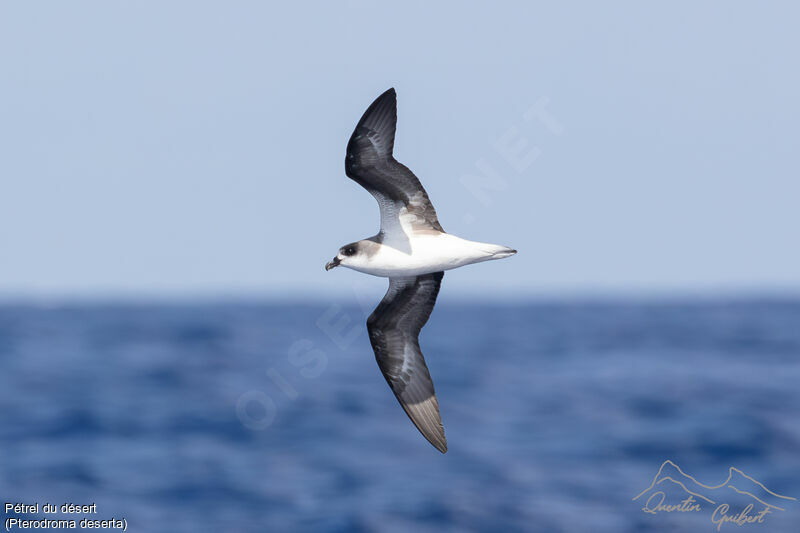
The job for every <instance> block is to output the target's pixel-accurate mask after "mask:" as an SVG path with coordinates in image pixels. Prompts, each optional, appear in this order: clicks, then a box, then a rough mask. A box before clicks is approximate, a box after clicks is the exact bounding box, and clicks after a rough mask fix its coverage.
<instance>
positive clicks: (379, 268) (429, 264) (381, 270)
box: [344, 233, 515, 277]
mask: <svg viewBox="0 0 800 533" xmlns="http://www.w3.org/2000/svg"><path fill="white" fill-rule="evenodd" d="M410 244H411V253H410V254H409V253H405V252H403V251H400V250H398V249H396V248H393V247H391V246H388V245H382V246H381V247H380V248H379V250H378V252H377V253H375V254H374V255H373V256H371V257H370V258H369V261H368V262H366V263H365V264H360V265H357V266H356V265H353V266H350V268H352V269H354V270H358V271H359V272H364V273H365V274H372V275H373V276H381V277H402V276H419V275H421V274H429V273H431V272H439V271H442V270H451V269H453V268H458V267H460V266H464V265H469V264H472V263H480V262H481V261H489V260H492V259H502V258H503V257H508V256H510V255H513V254H514V253H515V252H514V251H513V250H511V249H510V248H507V247H505V246H499V245H496V244H487V243H482V242H475V241H468V240H465V239H461V238H459V237H456V236H455V235H449V234H447V233H439V234H432V235H427V234H423V235H415V236H414V237H413V238H412V239H411V241H410ZM344 266H348V265H346V264H345V265H344Z"/></svg>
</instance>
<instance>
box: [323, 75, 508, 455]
mask: <svg viewBox="0 0 800 533" xmlns="http://www.w3.org/2000/svg"><path fill="white" fill-rule="evenodd" d="M396 125H397V96H396V95H395V92H394V89H389V90H388V91H386V92H385V93H383V94H382V95H380V96H379V97H378V98H377V99H376V100H375V101H374V102H372V105H370V106H369V107H368V108H367V110H366V111H365V112H364V115H363V116H362V117H361V120H359V121H358V125H357V126H356V129H355V131H353V135H352V136H351V137H350V141H349V142H348V143H347V156H346V158H345V162H344V168H345V173H346V174H347V176H348V177H349V178H350V179H352V180H353V181H355V182H356V183H358V184H359V185H361V186H362V187H364V188H365V189H366V190H367V191H368V192H369V193H370V194H371V195H372V196H374V197H375V199H376V200H377V201H378V205H379V206H380V210H381V229H380V231H379V232H378V234H377V235H375V236H374V237H369V238H368V239H363V240H360V241H356V242H353V243H350V244H346V245H344V246H342V247H341V248H340V249H339V253H338V254H336V257H334V258H333V259H332V260H331V261H330V262H329V263H328V264H326V265H325V270H330V269H332V268H334V267H337V266H344V267H347V268H352V269H353V270H357V271H359V272H364V273H365V274H372V275H373V276H381V277H385V278H389V290H387V291H386V295H385V296H384V297H383V300H381V302H380V304H378V307H377V308H375V311H373V313H372V314H371V315H370V316H369V318H368V319H367V331H368V332H369V340H370V342H371V344H372V349H373V351H374V352H375V358H376V359H377V360H378V366H379V367H380V369H381V372H383V375H384V377H385V378H386V381H387V382H388V383H389V386H390V387H391V389H392V391H393V392H394V394H395V396H397V399H398V401H399V402H400V405H402V406H403V409H404V410H405V412H406V414H407V415H408V417H409V418H410V419H411V421H412V422H413V423H414V425H415V426H417V429H419V431H420V433H422V435H423V436H424V437H425V438H426V439H428V441H429V442H430V443H431V444H433V445H434V446H435V447H436V449H438V450H439V451H440V452H442V453H445V452H446V451H447V440H446V439H445V436H444V427H443V426H442V418H441V416H440V415H439V402H438V400H437V399H436V393H435V392H434V390H433V381H432V380H431V375H430V373H429V372H428V367H427V366H426V365H425V359H424V358H423V357H422V351H421V350H420V347H419V332H420V330H421V329H422V327H423V326H424V325H425V323H426V322H427V321H428V317H429V316H430V314H431V311H432V310H433V306H434V304H435V303H436V296H437V294H438V293H439V286H440V285H441V283H442V277H443V276H444V271H445V270H450V269H453V268H458V267H460V266H464V265H469V264H472V263H480V262H482V261H491V260H494V259H503V258H504V257H509V256H511V255H514V254H515V253H517V251H516V250H512V249H511V248H507V247H505V246H499V245H497V244H486V243H482V242H474V241H468V240H465V239H461V238H459V237H456V236H455V235H450V234H449V233H445V231H444V230H443V229H442V226H441V224H439V219H438V218H437V216H436V210H435V209H434V208H433V204H431V201H430V199H429V198H428V194H427V193H426V192H425V189H423V188H422V185H421V184H420V182H419V180H418V179H417V177H416V176H415V175H414V173H413V172H411V171H410V170H409V169H408V168H406V167H405V166H404V165H403V164H402V163H399V162H397V161H396V160H395V158H394V157H393V155H392V150H393V148H394V134H395V127H396Z"/></svg>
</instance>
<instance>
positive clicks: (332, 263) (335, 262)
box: [325, 257, 341, 271]
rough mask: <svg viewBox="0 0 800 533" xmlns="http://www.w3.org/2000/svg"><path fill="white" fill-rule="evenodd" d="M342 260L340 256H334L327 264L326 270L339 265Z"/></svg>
mask: <svg viewBox="0 0 800 533" xmlns="http://www.w3.org/2000/svg"><path fill="white" fill-rule="evenodd" d="M339 263H341V260H340V259H339V258H338V257H334V258H333V259H332V260H331V261H330V262H329V263H326V264H325V270H326V271H328V270H330V269H332V268H333V267H338V266H339Z"/></svg>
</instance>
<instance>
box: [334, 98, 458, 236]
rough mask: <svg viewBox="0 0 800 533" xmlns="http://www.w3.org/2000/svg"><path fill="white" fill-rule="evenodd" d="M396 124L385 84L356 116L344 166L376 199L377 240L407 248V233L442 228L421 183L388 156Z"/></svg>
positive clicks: (392, 100) (394, 107) (393, 101)
mask: <svg viewBox="0 0 800 533" xmlns="http://www.w3.org/2000/svg"><path fill="white" fill-rule="evenodd" d="M396 126H397V96H396V95H395V92H394V89H389V90H388V91H386V92H385V93H383V94H382V95H380V96H379V97H378V98H377V99H376V100H375V101H374V102H372V105H370V106H369V107H368V108H367V110H366V111H365V112H364V115H363V116H362V117H361V120H359V121H358V125H357V126H356V129H355V130H354V131H353V135H351V136H350V141H349V142H348V143H347V156H346V158H345V162H344V168H345V172H346V173H347V176H348V177H350V178H351V179H352V180H353V181H355V182H356V183H358V184H359V185H361V186H362V187H364V188H365V189H366V190H367V191H369V193H370V194H372V196H374V197H375V199H376V200H377V201H378V205H379V206H380V209H381V231H380V233H379V234H378V237H379V240H381V242H383V243H384V244H388V245H390V246H395V247H398V248H401V249H407V248H409V247H408V238H409V235H410V233H412V232H413V233H424V232H443V231H444V230H443V229H442V226H441V225H440V224H439V219H438V218H437V216H436V210H435V209H434V208H433V204H431V201H430V199H429V198H428V193H427V192H425V189H424V188H423V187H422V184H420V182H419V180H418V179H417V177H416V176H415V175H414V173H413V172H411V171H410V170H409V169H408V168H406V167H405V166H404V165H402V164H401V163H398V162H397V161H396V160H395V158H394V156H393V155H392V151H393V149H394V134H395V128H396ZM406 251H407V252H410V249H407V250H406Z"/></svg>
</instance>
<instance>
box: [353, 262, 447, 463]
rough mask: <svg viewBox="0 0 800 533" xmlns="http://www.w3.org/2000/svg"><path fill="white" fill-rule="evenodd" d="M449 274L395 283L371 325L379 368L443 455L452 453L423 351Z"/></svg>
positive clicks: (370, 331) (372, 339) (376, 311)
mask: <svg viewBox="0 0 800 533" xmlns="http://www.w3.org/2000/svg"><path fill="white" fill-rule="evenodd" d="M443 276H444V272H434V273H433V274H425V275H424V276H417V277H409V278H390V279H389V290H388V291H386V295H385V296H384V297H383V300H381V303H380V304H378V307H376V308H375V311H373V312H372V314H371V315H370V317H369V319H367V330H368V331H369V340H370V342H371V343H372V349H373V351H374V352H375V358H376V359H377V360H378V366H379V367H380V369H381V372H383V376H384V377H385V378H386V381H387V382H388V383H389V386H390V387H391V388H392V391H393V392H394V394H395V396H397V399H398V401H399V402H400V405H402V406H403V409H404V410H405V412H406V414H408V417H409V418H410V419H411V421H412V422H414V425H415V426H417V429H419V431H420V433H422V435H423V436H424V437H425V438H426V439H428V441H429V442H430V443H431V444H433V445H434V446H435V447H436V448H437V449H438V450H439V451H440V452H442V453H445V452H446V451H447V439H445V436H444V427H443V426H442V418H441V416H440V415H439V401H438V400H437V399H436V392H435V391H434V390H433V381H432V380H431V375H430V373H429V372H428V367H427V365H426V364H425V359H424V358H423V357H422V351H421V350H420V348H419V332H420V330H421V329H422V326H424V325H425V323H426V322H427V321H428V317H429V316H430V315H431V311H432V310H433V305H434V304H435V303H436V296H437V295H438V294H439V286H440V285H441V283H442V277H443Z"/></svg>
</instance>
